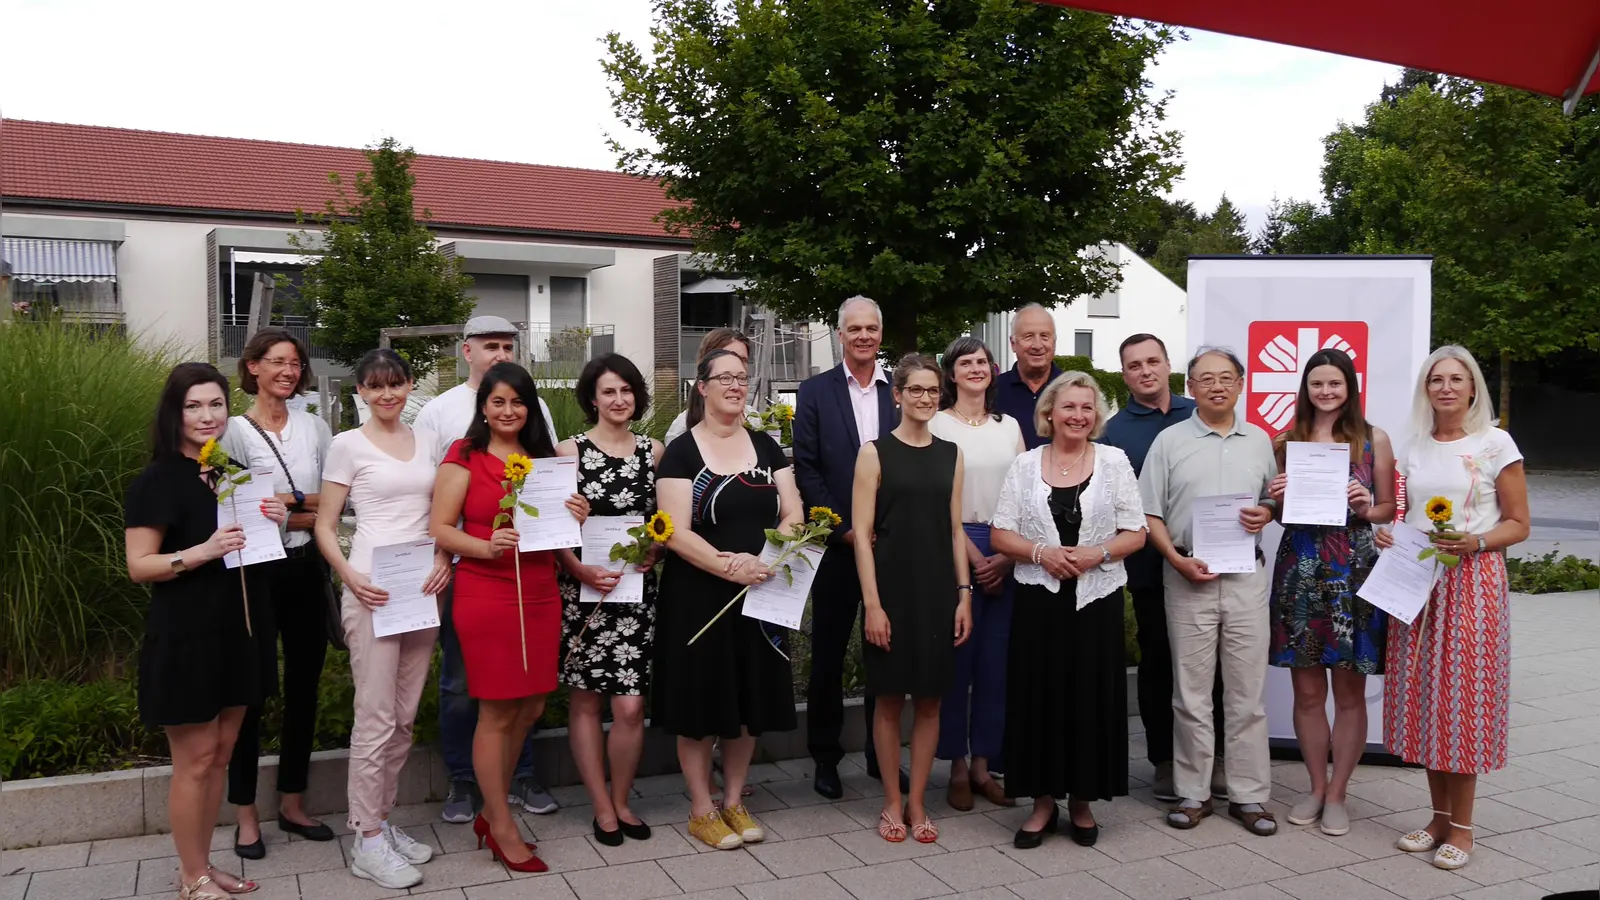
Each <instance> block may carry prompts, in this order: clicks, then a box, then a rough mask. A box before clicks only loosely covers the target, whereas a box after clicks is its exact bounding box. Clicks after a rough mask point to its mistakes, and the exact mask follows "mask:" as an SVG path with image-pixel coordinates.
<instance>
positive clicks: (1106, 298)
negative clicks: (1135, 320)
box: [1089, 291, 1122, 319]
mask: <svg viewBox="0 0 1600 900" xmlns="http://www.w3.org/2000/svg"><path fill="white" fill-rule="evenodd" d="M1120 315H1122V295H1121V294H1120V293H1119V292H1117V291H1106V292H1105V293H1104V294H1100V295H1099V296H1097V297H1090V298H1089V318H1091V319H1115V318H1117V317H1118V316H1120Z"/></svg>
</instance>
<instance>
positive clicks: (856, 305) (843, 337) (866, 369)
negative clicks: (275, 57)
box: [794, 296, 911, 800]
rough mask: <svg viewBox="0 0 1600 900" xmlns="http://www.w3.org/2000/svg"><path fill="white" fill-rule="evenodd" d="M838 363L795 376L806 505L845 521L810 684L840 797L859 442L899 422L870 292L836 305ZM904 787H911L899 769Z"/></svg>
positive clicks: (825, 788)
mask: <svg viewBox="0 0 1600 900" xmlns="http://www.w3.org/2000/svg"><path fill="white" fill-rule="evenodd" d="M839 346H840V349H841V350H842V351H843V356H844V362H842V363H840V364H839V365H838V366H835V367H834V368H832V369H829V370H828V371H826V372H823V373H821V374H820V375H813V376H811V377H810V378H808V379H806V380H805V381H804V382H803V383H802V384H801V385H800V391H799V395H798V396H797V397H796V398H795V412H794V477H795V481H796V482H798V483H799V486H800V497H801V499H803V500H804V501H805V505H806V507H807V508H808V509H809V508H810V507H813V506H826V507H828V508H829V509H831V510H833V511H834V512H835V513H837V514H838V515H839V516H840V517H841V518H842V519H844V524H843V525H840V526H839V527H837V528H835V529H834V530H833V536H832V537H831V538H829V539H828V549H827V551H826V553H824V555H823V557H822V564H821V565H820V566H818V568H817V577H816V580H815V581H814V582H812V585H811V681H810V683H809V684H808V685H807V686H806V744H807V746H808V747H809V748H810V750H811V759H812V760H813V762H814V763H815V766H816V777H815V781H814V787H815V788H816V791H817V793H819V794H821V795H822V796H824V797H827V798H828V799H830V800H837V799H839V798H840V797H843V796H844V783H843V782H842V781H841V780H840V778H839V761H840V760H841V759H843V758H844V748H843V746H842V745H841V744H840V742H839V734H840V731H841V730H842V729H843V728H844V658H845V652H846V650H847V649H848V648H849V646H850V632H851V631H853V630H855V624H856V612H857V610H859V609H860V607H861V581H860V578H859V577H858V576H857V574H856V557H855V542H856V541H858V540H863V541H865V540H871V537H870V536H868V535H858V534H856V533H855V532H854V531H853V530H852V529H851V527H850V501H851V492H852V491H853V490H854V488H855V478H856V455H857V453H859V452H860V450H861V445H862V444H864V443H866V442H867V441H875V440H877V439H878V436H879V435H884V434H888V433H889V432H890V431H892V430H894V427H895V425H896V424H898V422H899V418H900V417H899V415H898V414H897V413H896V411H895V406H894V394H893V393H892V392H891V391H890V389H889V378H888V376H886V375H885V374H884V372H883V366H882V365H881V364H880V363H879V362H878V350H879V349H880V348H881V347H882V346H883V313H882V312H881V311H880V310H879V309H878V304H877V303H876V302H875V301H873V300H871V299H869V298H867V297H861V296H856V297H851V298H850V299H849V300H846V301H845V302H844V304H843V305H842V306H840V307H839ZM873 705H874V704H873V701H872V697H871V695H868V696H867V697H866V698H865V701H864V706H865V712H866V726H867V740H866V748H865V749H866V755H867V774H868V775H869V776H871V777H873V778H881V777H882V774H881V773H880V772H879V771H878V758H877V756H876V755H875V754H874V753H873V747H872V709H873ZM900 789H901V790H903V791H909V790H910V789H911V782H910V778H909V777H907V775H906V773H905V772H903V771H902V772H901V773H900Z"/></svg>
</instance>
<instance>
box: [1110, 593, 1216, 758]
mask: <svg viewBox="0 0 1600 900" xmlns="http://www.w3.org/2000/svg"><path fill="white" fill-rule="evenodd" d="M1128 592H1129V593H1130V594H1132V595H1133V618H1134V621H1135V622H1136V623H1137V624H1138V629H1139V719H1140V720H1141V721H1143V722H1144V742H1145V758H1146V759H1148V760H1150V764H1151V765H1156V766H1159V765H1161V764H1162V763H1169V762H1172V645H1171V644H1170V643H1168V641H1167V604H1166V594H1167V592H1166V590H1165V589H1164V588H1162V586H1161V585H1159V584H1157V585H1155V586H1153V587H1130V588H1129V589H1128ZM1211 713H1212V718H1213V722H1214V724H1215V726H1216V727H1215V731H1214V732H1213V733H1214V734H1216V736H1217V753H1218V755H1219V756H1220V755H1221V753H1222V743H1223V738H1224V737H1225V736H1226V735H1227V732H1226V731H1224V730H1223V727H1222V667H1221V666H1218V667H1217V680H1216V683H1215V685H1213V687H1212V689H1211Z"/></svg>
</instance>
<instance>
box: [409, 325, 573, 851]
mask: <svg viewBox="0 0 1600 900" xmlns="http://www.w3.org/2000/svg"><path fill="white" fill-rule="evenodd" d="M516 350H517V329H516V326H514V325H512V324H511V323H510V322H509V321H507V320H505V319H502V318H501V317H499V316H476V317H474V318H472V319H469V320H468V321H467V326H466V328H465V329H464V330H463V332H462V341H461V355H462V356H463V357H464V358H465V359H466V361H467V380H466V383H465V384H458V385H456V386H455V387H453V388H451V389H450V390H448V391H445V392H444V393H442V394H440V395H439V396H437V397H435V398H433V399H432V400H429V401H428V405H426V406H424V407H423V408H422V411H421V412H419V413H417V420H416V422H415V427H416V429H417V430H418V431H426V432H428V433H430V434H432V435H433V437H434V438H435V439H436V440H437V442H438V445H437V448H436V450H435V453H434V458H435V459H443V458H444V456H445V453H446V452H447V451H449V449H450V445H451V444H454V443H455V442H456V441H459V440H461V439H462V438H464V437H466V435H467V426H469V425H471V424H472V419H473V417H474V416H476V415H477V414H478V409H477V406H478V385H480V384H482V383H483V376H484V374H485V373H487V372H488V371H489V369H490V367H492V366H493V365H494V364H495V363H502V362H515V361H516ZM539 412H540V414H542V415H543V416H544V425H545V428H546V429H548V430H549V432H550V443H551V444H556V443H559V439H558V438H557V437H556V426H555V422H554V421H553V420H552V419H551V418H550V407H549V406H547V405H546V404H545V402H544V398H543V397H540V398H539ZM454 586H455V582H454V581H452V582H451V583H450V587H447V588H445V590H444V593H443V595H441V597H440V602H441V603H442V604H443V615H441V616H440V617H439V620H440V628H439V643H440V645H441V646H442V647H443V649H444V656H443V659H442V660H441V662H440V665H439V747H440V749H441V750H442V751H443V753H444V767H445V770H446V772H447V773H448V775H449V778H450V793H449V795H448V796H447V797H445V801H444V810H443V811H442V812H441V813H440V816H441V817H442V818H443V819H444V820H445V821H446V822H452V823H456V824H461V823H464V822H470V821H472V817H473V816H475V815H477V812H478V810H479V809H480V808H482V806H483V798H482V796H481V795H479V793H478V785H477V779H476V778H475V777H474V776H473V774H472V735H473V732H474V731H475V730H476V729H477V727H478V704H476V703H474V702H473V700H472V698H471V697H469V696H467V670H466V667H465V666H464V665H463V663H462V660H461V642H460V641H458V640H456V630H455V627H454V626H453V625H452V624H451V621H450V601H451V596H452V592H453V590H454ZM507 800H508V801H509V802H510V803H511V805H513V806H521V807H522V808H523V809H526V810H527V811H528V812H531V813H535V814H537V815H547V814H549V813H553V812H555V811H556V810H557V809H558V808H559V807H558V806H557V805H556V801H555V798H554V797H552V796H550V792H549V791H547V790H545V789H544V787H543V786H541V785H540V783H539V778H538V775H537V774H536V773H535V772H534V769H533V732H532V731H531V730H530V731H529V732H528V740H527V742H526V743H525V744H524V745H523V747H522V756H521V757H520V758H518V760H517V770H516V774H515V777H514V778H513V780H512V782H511V794H510V796H509V797H508V798H507Z"/></svg>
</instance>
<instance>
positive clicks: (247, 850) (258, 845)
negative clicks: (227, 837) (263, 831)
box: [233, 825, 267, 859]
mask: <svg viewBox="0 0 1600 900" xmlns="http://www.w3.org/2000/svg"><path fill="white" fill-rule="evenodd" d="M233 855H234V856H237V857H239V858H240V859H266V858H267V842H266V841H265V840H262V838H261V836H260V835H257V836H256V842H255V843H254V844H241V843H239V826H237V825H235V826H234V828H233Z"/></svg>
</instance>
